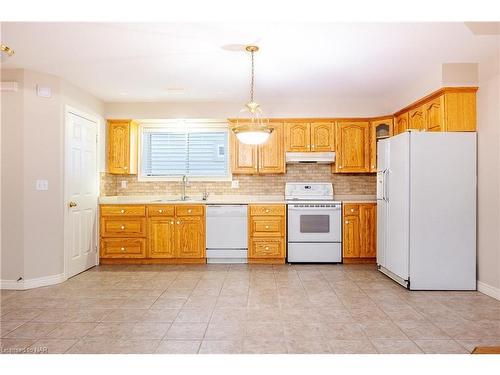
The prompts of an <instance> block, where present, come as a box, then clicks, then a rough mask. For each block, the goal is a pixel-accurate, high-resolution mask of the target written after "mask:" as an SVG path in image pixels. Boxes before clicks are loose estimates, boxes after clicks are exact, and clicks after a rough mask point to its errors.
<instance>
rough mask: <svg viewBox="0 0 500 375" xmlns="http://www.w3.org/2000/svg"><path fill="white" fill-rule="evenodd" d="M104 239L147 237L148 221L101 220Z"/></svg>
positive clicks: (104, 218)
mask: <svg viewBox="0 0 500 375" xmlns="http://www.w3.org/2000/svg"><path fill="white" fill-rule="evenodd" d="M101 236H102V237H145V236H146V219H110V218H106V217H103V218H101Z"/></svg>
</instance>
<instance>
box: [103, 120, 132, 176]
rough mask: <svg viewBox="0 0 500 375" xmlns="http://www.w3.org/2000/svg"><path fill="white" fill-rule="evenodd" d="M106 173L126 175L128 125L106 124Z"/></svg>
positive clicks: (128, 142) (111, 122)
mask: <svg viewBox="0 0 500 375" xmlns="http://www.w3.org/2000/svg"><path fill="white" fill-rule="evenodd" d="M107 141H108V142H107V143H108V172H109V173H114V174H128V173H129V167H130V165H129V160H130V123H129V122H128V121H109V122H108V139H107Z"/></svg>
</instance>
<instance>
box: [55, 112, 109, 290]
mask: <svg viewBox="0 0 500 375" xmlns="http://www.w3.org/2000/svg"><path fill="white" fill-rule="evenodd" d="M70 114H73V115H76V116H79V117H82V118H84V119H87V120H89V121H92V122H95V124H96V135H97V140H96V176H95V179H96V184H97V199H99V195H100V186H99V166H100V163H101V155H100V152H99V149H100V145H101V137H100V133H101V131H100V129H101V126H102V124H103V120H102V118H101V116H99V115H97V114H94V113H90V112H88V111H85V110H81V109H78V108H75V107H73V106H70V105H68V104H65V106H64V136H63V137H64V147H63V158H62V159H63V186H64V187H63V190H64V196H63V202H62V207H63V233H64V240H63V246H64V257H63V258H64V266H63V268H64V271H63V275H64V280H67V279H68V272H69V264H68V263H69V259H70V256H69V254H68V252H69V251H70V249H69V233H68V219H69V212H68V210H67V209H66V203H67V202H68V179H67V172H68V168H69V165H68V163H69V158H68V146H69V134H70V132H69V116H70ZM97 207H98V204H97V205H96V219H98V217H99V216H98V214H97ZM96 229H97V230H96V233H95V236H96V238H95V243H96V246H97V249H96V253H95V254H96V255H95V265H98V264H99V224H97V228H96Z"/></svg>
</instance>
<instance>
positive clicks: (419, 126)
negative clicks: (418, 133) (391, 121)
mask: <svg viewBox="0 0 500 375" xmlns="http://www.w3.org/2000/svg"><path fill="white" fill-rule="evenodd" d="M408 121H409V125H408V129H412V130H413V129H415V130H424V128H425V126H424V107H418V108H415V109H412V110H411V111H410V112H409V114H408Z"/></svg>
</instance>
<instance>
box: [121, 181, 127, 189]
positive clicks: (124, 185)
mask: <svg viewBox="0 0 500 375" xmlns="http://www.w3.org/2000/svg"><path fill="white" fill-rule="evenodd" d="M120 186H121V188H122V189H126V188H127V180H123V181H122V182H121V184H120Z"/></svg>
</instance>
